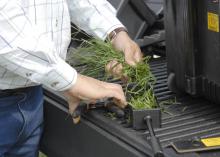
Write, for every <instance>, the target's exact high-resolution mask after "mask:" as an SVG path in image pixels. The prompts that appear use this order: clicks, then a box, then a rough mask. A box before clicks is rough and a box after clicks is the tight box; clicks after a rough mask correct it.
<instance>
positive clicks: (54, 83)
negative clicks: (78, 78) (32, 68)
mask: <svg viewBox="0 0 220 157" xmlns="http://www.w3.org/2000/svg"><path fill="white" fill-rule="evenodd" d="M58 84H59V82H53V83H52V84H51V87H56V86H57V85H58Z"/></svg>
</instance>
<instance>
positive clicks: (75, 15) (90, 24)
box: [67, 0, 124, 40]
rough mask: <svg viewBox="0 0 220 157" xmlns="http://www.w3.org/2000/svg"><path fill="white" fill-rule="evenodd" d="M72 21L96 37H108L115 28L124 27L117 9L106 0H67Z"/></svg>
mask: <svg viewBox="0 0 220 157" xmlns="http://www.w3.org/2000/svg"><path fill="white" fill-rule="evenodd" d="M67 1H68V5H69V9H70V14H71V21H72V22H73V23H74V24H76V25H77V26H78V27H79V28H81V29H82V30H84V31H86V32H87V33H88V34H91V35H93V36H95V37H98V38H101V39H103V40H105V39H106V37H107V35H108V34H110V32H112V31H113V30H114V29H116V28H118V27H124V26H123V25H122V23H121V22H120V21H119V20H118V19H117V18H116V10H115V9H114V8H113V6H111V4H110V3H109V2H107V1H106V0H80V1H79V0H67Z"/></svg>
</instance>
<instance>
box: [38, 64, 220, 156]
mask: <svg viewBox="0 0 220 157" xmlns="http://www.w3.org/2000/svg"><path fill="white" fill-rule="evenodd" d="M166 67H167V65H166V61H165V60H158V61H154V62H152V63H151V70H152V72H153V74H154V75H155V77H156V78H157V83H156V84H155V87H154V92H155V95H156V96H157V99H158V101H159V102H164V101H168V100H173V101H174V103H173V104H172V105H161V106H162V108H163V113H162V128H159V129H155V134H156V137H158V138H159V140H160V142H161V145H162V147H163V150H164V154H165V156H167V157H183V156H184V157H191V156H192V157H196V156H201V157H203V156H204V157H211V156H214V157H215V156H216V157H217V156H220V151H210V152H202V153H188V154H177V153H176V152H175V151H174V150H173V149H172V148H170V147H169V146H170V142H174V141H177V140H181V139H190V138H193V137H195V136H198V137H202V138H204V137H214V136H220V125H219V124H220V106H219V105H215V104H213V103H210V102H208V101H206V100H203V99H196V98H192V97H190V96H188V95H181V96H175V95H174V94H173V93H172V92H170V91H169V90H168V87H167V72H166V71H167V70H166ZM45 95H46V103H47V104H50V105H49V106H50V107H49V108H51V106H54V105H53V103H54V102H56V104H57V105H58V106H62V107H63V108H67V106H66V104H65V103H64V101H63V99H61V98H60V97H59V96H58V95H55V94H53V93H51V92H48V91H47V92H45ZM52 100H53V101H54V102H51V101H52ZM56 108H57V107H56ZM47 110H48V109H46V112H47V115H46V116H47V118H48V119H49V118H50V119H52V118H51V117H50V116H52V117H53V118H54V120H55V121H56V118H57V119H59V118H60V117H59V116H58V117H56V116H55V115H50V112H49V111H47ZM50 110H51V109H50ZM64 112H65V111H64ZM66 115H67V111H66ZM46 121H47V120H46ZM51 121H52V120H51ZM59 121H61V120H60V119H59ZM85 122H86V123H89V124H90V125H94V126H95V127H96V128H98V129H99V131H98V132H97V133H96V134H99V132H100V130H101V132H104V133H105V134H106V135H108V136H111V137H114V139H115V138H116V139H117V140H119V141H120V142H121V143H122V144H123V145H126V146H127V147H129V149H130V150H131V152H132V151H135V152H138V153H139V156H143V155H144V156H152V154H153V153H152V149H151V146H150V142H149V139H148V138H146V137H149V133H148V132H146V131H145V130H142V131H136V130H134V129H132V128H131V127H128V126H126V125H124V124H123V121H122V120H120V119H115V118H111V117H108V116H106V111H105V110H93V111H91V112H89V113H88V114H86V115H84V119H83V122H82V124H81V125H85ZM46 123H47V122H46ZM54 123H56V122H54ZM62 123H65V121H64V120H63V122H62ZM69 123H70V122H69ZM51 125H52V124H50V127H47V128H46V135H45V136H44V138H43V140H42V141H43V142H42V143H45V141H46V142H48V139H50V140H53V141H55V139H51V137H50V136H51V135H50V134H53V130H54V129H56V128H55V127H56V125H55V124H53V126H51ZM62 125H64V124H62ZM69 125H70V124H69ZM69 127H70V128H71V126H69ZM70 128H68V127H66V128H65V129H70ZM59 129H61V128H59ZM71 129H72V131H73V135H74V134H75V133H74V129H73V128H71ZM81 129H85V128H81ZM87 129H88V128H87ZM83 131H85V130H82V132H83ZM87 131H88V132H89V129H88V130H87ZM96 131H97V130H96ZM65 132H66V130H65V131H64V134H65ZM93 133H95V131H93ZM60 134H62V130H61V133H60ZM67 135H68V136H73V135H69V134H65V136H64V135H62V137H63V138H67V139H68V136H67ZM77 135H78V136H77V137H76V139H75V140H80V142H82V141H81V140H85V141H84V143H83V144H84V145H85V146H84V147H86V145H87V144H88V143H87V141H86V139H85V137H84V136H86V137H87V138H90V136H93V135H91V134H90V133H88V135H86V134H82V136H83V138H82V137H81V135H80V134H77ZM106 135H104V136H103V137H102V138H103V140H106V138H104V137H106ZM47 136H49V138H48V137H47ZM60 136H61V135H60ZM53 137H54V138H56V137H55V136H53ZM74 137H75V136H74ZM69 138H72V137H69ZM81 138H82V139H81ZM59 140H65V139H61V138H59ZM68 140H69V139H68ZM72 140H73V139H72ZM97 140H100V138H99V139H97ZM109 140H110V139H109ZM72 143H73V142H72ZM88 145H89V144H88ZM119 145H120V144H119ZM43 146H44V148H45V147H49V146H45V144H43ZM65 146H66V145H65ZM99 146H100V145H99ZM51 147H52V146H51ZM66 147H69V148H65V150H68V149H73V148H72V147H73V146H72V145H71V142H70V145H67V146H66ZM75 147H77V146H76V145H74V150H75V151H77V148H75ZM56 148H57V147H56ZM50 149H52V148H50ZM100 149H101V150H100V151H103V150H105V149H106V151H107V150H108V149H111V145H109V147H108V146H104V145H103V147H102V145H101V147H100ZM46 150H48V149H46ZM56 151H58V150H56ZM60 151H62V150H60ZM96 151H97V150H96ZM111 151H112V152H114V149H111ZM123 151H124V149H123ZM77 152H78V151H77ZM125 152H126V151H125ZM131 152H130V153H131ZM78 153H79V152H78ZM81 153H82V154H83V153H85V152H81ZM98 153H100V152H97V155H95V156H96V157H99V155H98ZM117 153H119V154H117ZM79 154H80V153H79ZM107 156H109V157H110V156H117V157H119V156H120V157H123V155H122V154H120V152H118V151H117V149H116V154H114V155H112V154H110V155H106V157H107ZM133 156H134V157H135V155H133ZM137 156H138V155H137ZM61 157H62V156H61ZM80 157H88V156H80ZM100 157H101V156H100Z"/></svg>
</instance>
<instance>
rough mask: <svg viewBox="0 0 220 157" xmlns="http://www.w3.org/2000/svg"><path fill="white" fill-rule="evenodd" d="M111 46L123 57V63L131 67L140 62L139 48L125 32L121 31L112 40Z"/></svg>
mask: <svg viewBox="0 0 220 157" xmlns="http://www.w3.org/2000/svg"><path fill="white" fill-rule="evenodd" d="M112 45H113V46H114V47H115V48H116V49H117V50H119V51H122V52H123V53H124V56H125V61H126V62H127V63H128V64H129V65H132V66H135V65H136V63H138V62H140V61H141V59H142V56H143V55H142V53H141V50H140V48H139V46H138V45H137V44H136V43H135V42H134V41H133V40H132V39H131V38H130V37H129V36H128V34H127V32H124V31H121V32H119V33H118V34H117V35H116V37H115V38H114V39H113V40H112Z"/></svg>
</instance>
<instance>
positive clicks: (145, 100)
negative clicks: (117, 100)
mask: <svg viewBox="0 0 220 157" xmlns="http://www.w3.org/2000/svg"><path fill="white" fill-rule="evenodd" d="M128 103H129V104H130V105H131V106H132V107H133V108H134V109H136V110H139V109H152V108H156V107H157V101H156V98H155V96H154V93H153V90H152V89H151V88H150V89H148V90H147V91H145V92H144V93H143V95H139V96H134V97H132V98H131V100H130V101H129V102H128Z"/></svg>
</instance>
